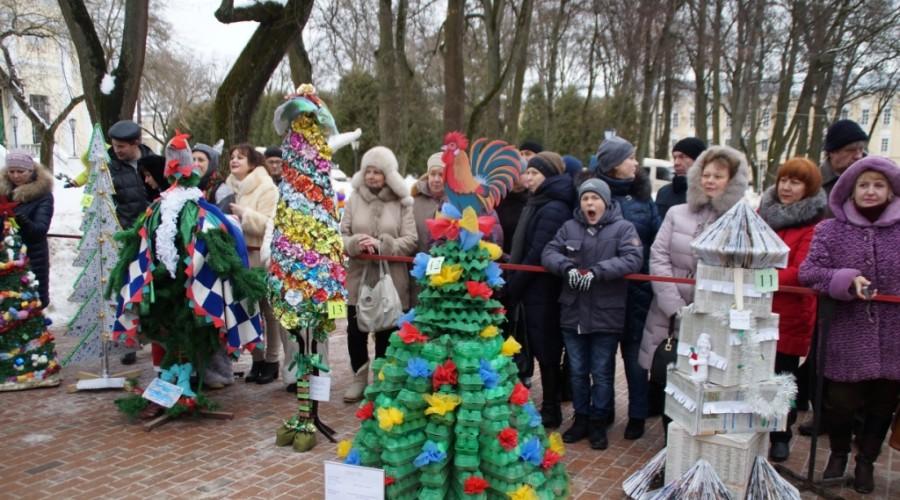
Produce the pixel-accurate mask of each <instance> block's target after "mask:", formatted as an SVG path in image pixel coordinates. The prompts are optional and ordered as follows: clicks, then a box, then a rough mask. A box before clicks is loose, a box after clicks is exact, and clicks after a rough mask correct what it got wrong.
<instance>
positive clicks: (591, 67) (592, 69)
mask: <svg viewBox="0 0 900 500" xmlns="http://www.w3.org/2000/svg"><path fill="white" fill-rule="evenodd" d="M599 41H600V16H598V15H597V13H596V12H595V13H594V30H593V34H592V35H591V46H590V49H589V51H590V53H589V54H588V88H587V95H585V96H584V103H583V104H582V105H581V125H582V126H581V143H582V144H587V142H588V141H589V140H590V135H591V133H592V132H593V130H592V127H590V126H589V124H588V110H589V109H590V106H591V101H592V100H593V99H594V86H595V85H596V84H597V68H596V66H595V63H594V61H595V60H596V55H597V50H598V49H597V44H598V43H599Z"/></svg>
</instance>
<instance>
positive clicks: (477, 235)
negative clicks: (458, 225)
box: [459, 229, 484, 250]
mask: <svg viewBox="0 0 900 500" xmlns="http://www.w3.org/2000/svg"><path fill="white" fill-rule="evenodd" d="M482 236H484V235H483V234H482V233H481V231H475V232H474V233H470V232H469V231H466V230H465V229H460V230H459V245H460V246H461V247H462V249H463V250H470V249H471V248H472V247H474V246H475V245H478V242H479V241H481V237H482Z"/></svg>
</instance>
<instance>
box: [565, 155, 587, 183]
mask: <svg viewBox="0 0 900 500" xmlns="http://www.w3.org/2000/svg"><path fill="white" fill-rule="evenodd" d="M562 159H563V163H565V165H566V173H567V174H568V175H569V177H571V178H572V179H575V177H576V176H577V175H578V174H580V173H581V171H582V170H584V164H583V163H581V160H579V159H578V158H575V157H574V156H572V155H565V156H563V157H562Z"/></svg>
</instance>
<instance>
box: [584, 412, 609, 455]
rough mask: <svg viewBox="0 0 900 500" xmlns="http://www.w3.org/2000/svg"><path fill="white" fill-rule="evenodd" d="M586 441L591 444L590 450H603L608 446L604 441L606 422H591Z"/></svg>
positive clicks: (607, 442)
mask: <svg viewBox="0 0 900 500" xmlns="http://www.w3.org/2000/svg"><path fill="white" fill-rule="evenodd" d="M588 440H589V441H590V442H591V449H593V450H605V449H606V448H607V447H608V446H609V441H608V440H607V439H606V421H605V420H604V419H600V420H591V433H590V437H589V438H588Z"/></svg>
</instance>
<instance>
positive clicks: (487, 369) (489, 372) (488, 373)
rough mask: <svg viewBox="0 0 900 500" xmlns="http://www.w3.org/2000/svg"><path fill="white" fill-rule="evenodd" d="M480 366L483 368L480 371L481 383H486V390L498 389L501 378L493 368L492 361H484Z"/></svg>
mask: <svg viewBox="0 0 900 500" xmlns="http://www.w3.org/2000/svg"><path fill="white" fill-rule="evenodd" d="M480 365H481V367H480V368H479V369H478V373H479V374H480V375H481V381H482V382H484V387H485V389H493V388H494V387H497V382H498V381H499V380H500V376H499V375H497V372H496V371H494V369H493V368H491V363H490V361H488V360H486V359H482V360H481V362H480Z"/></svg>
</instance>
